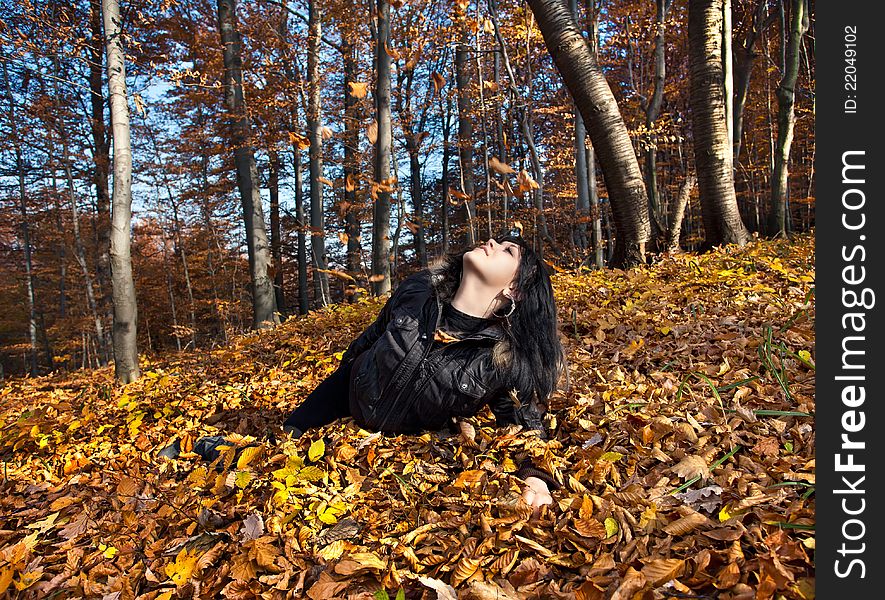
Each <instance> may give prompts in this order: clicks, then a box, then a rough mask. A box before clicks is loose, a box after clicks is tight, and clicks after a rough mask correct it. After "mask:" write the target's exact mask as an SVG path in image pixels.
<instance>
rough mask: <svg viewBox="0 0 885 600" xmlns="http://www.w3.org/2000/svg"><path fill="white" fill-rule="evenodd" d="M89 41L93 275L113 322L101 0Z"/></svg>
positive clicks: (104, 344)
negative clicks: (94, 217) (94, 235)
mask: <svg viewBox="0 0 885 600" xmlns="http://www.w3.org/2000/svg"><path fill="white" fill-rule="evenodd" d="M89 9H90V10H89V22H90V38H89V45H88V52H89V92H90V93H89V101H90V108H91V110H92V114H91V119H90V126H91V130H92V144H93V150H92V161H93V164H94V168H93V171H92V183H93V185H95V198H96V208H97V209H98V218H97V223H96V231H97V234H98V240H97V241H98V243H97V246H98V248H97V252H98V261H97V262H96V276H97V279H98V289H99V294H100V296H99V303H100V310H101V311H102V312H103V315H104V316H103V322H104V323H112V322H113V320H114V306H113V302H112V301H111V294H110V283H109V282H110V280H111V268H110V256H109V254H108V252H109V251H110V247H111V196H110V194H109V193H108V173H109V171H110V164H111V154H110V152H111V144H110V138H109V137H108V135H107V131H106V127H105V120H104V107H105V96H104V91H103V87H102V70H103V67H104V44H105V42H104V38H103V35H102V16H101V0H89ZM101 330H102V335H100V336H99V338H98V343H99V348H100V352H99V361H100V364H101V366H105V365H107V364H108V361H109V360H110V358H111V352H110V346H111V344H110V340H109V339H108V333H107V332H106V331H105V327H104V326H103V325H102V327H101Z"/></svg>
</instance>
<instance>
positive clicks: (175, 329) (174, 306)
mask: <svg viewBox="0 0 885 600" xmlns="http://www.w3.org/2000/svg"><path fill="white" fill-rule="evenodd" d="M159 202H160V199H159V198H157V204H159ZM162 243H163V272H164V273H165V275H166V293H167V294H168V295H169V316H170V317H171V318H172V337H174V338H175V349H176V350H178V351H179V352H181V335H179V334H180V332H181V330H180V328H179V325H178V303H177V302H176V301H175V284H174V282H173V281H172V272H173V270H174V267H173V266H172V265H171V264H169V253H168V252H167V250H166V243H167V239H166V236H165V235H163V241H162ZM173 254H174V253H173Z"/></svg>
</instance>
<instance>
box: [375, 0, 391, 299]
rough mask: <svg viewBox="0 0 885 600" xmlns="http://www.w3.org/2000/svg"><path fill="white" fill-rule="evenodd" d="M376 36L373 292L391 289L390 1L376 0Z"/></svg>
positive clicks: (381, 292) (383, 292)
mask: <svg viewBox="0 0 885 600" xmlns="http://www.w3.org/2000/svg"><path fill="white" fill-rule="evenodd" d="M377 7H378V29H377V36H376V37H375V125H376V127H377V133H376V137H375V175H374V178H375V185H376V186H378V187H377V188H376V194H375V204H374V210H373V225H374V231H373V237H372V279H373V281H372V283H373V288H374V293H375V295H378V296H380V295H381V294H386V293H387V292H389V291H390V290H391V287H392V285H391V281H390V275H391V273H390V191H389V190H390V187H389V184H390V182H391V178H390V151H391V142H392V136H393V133H392V131H391V123H390V55H389V54H388V53H387V48H386V46H387V45H388V44H389V40H390V3H389V2H388V0H378V4H377Z"/></svg>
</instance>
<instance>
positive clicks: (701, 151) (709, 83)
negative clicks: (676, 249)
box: [688, 0, 747, 250]
mask: <svg viewBox="0 0 885 600" xmlns="http://www.w3.org/2000/svg"><path fill="white" fill-rule="evenodd" d="M688 42H689V65H690V75H691V86H690V87H691V114H692V130H693V136H694V154H695V164H696V166H697V173H698V189H699V191H700V195H701V216H702V218H703V221H704V238H705V242H704V249H707V250H708V249H710V248H712V247H713V246H717V245H720V244H738V245H741V246H742V245H744V244H745V243H746V242H747V230H746V229H745V228H744V224H743V222H742V221H741V215H740V212H739V211H738V206H737V199H736V198H735V193H734V177H733V171H732V164H731V163H732V161H731V140H730V139H729V138H728V127H727V126H726V122H725V98H724V85H723V79H722V78H723V73H722V0H690V1H689V9H688Z"/></svg>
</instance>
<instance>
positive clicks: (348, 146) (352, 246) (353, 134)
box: [342, 39, 362, 301]
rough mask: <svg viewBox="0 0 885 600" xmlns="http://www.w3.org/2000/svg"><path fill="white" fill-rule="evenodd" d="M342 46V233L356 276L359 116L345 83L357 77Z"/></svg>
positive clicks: (348, 48) (349, 50)
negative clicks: (345, 207) (344, 207)
mask: <svg viewBox="0 0 885 600" xmlns="http://www.w3.org/2000/svg"><path fill="white" fill-rule="evenodd" d="M342 46H343V49H344V164H343V167H344V202H345V204H346V206H347V209H346V211H345V217H344V233H346V234H347V270H348V272H349V273H350V275H351V276H354V277H356V276H357V274H358V273H360V272H361V271H362V268H361V263H362V261H361V260H360V258H361V256H360V255H361V252H360V250H361V246H360V220H359V206H357V197H356V186H357V179H356V178H357V174H358V172H359V165H358V163H357V152H358V150H359V127H358V124H359V122H360V115H359V104H358V102H357V99H356V98H354V97H353V95H352V94H351V93H350V85H349V84H350V83H356V82H357V77H358V76H357V64H356V57H355V56H354V45H353V44H352V43H351V42H350V41H349V40H346V39H345V40H344V41H343V43H342ZM357 299H358V296H357V295H356V294H354V295H353V296H351V298H350V300H351V301H355V300H357Z"/></svg>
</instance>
